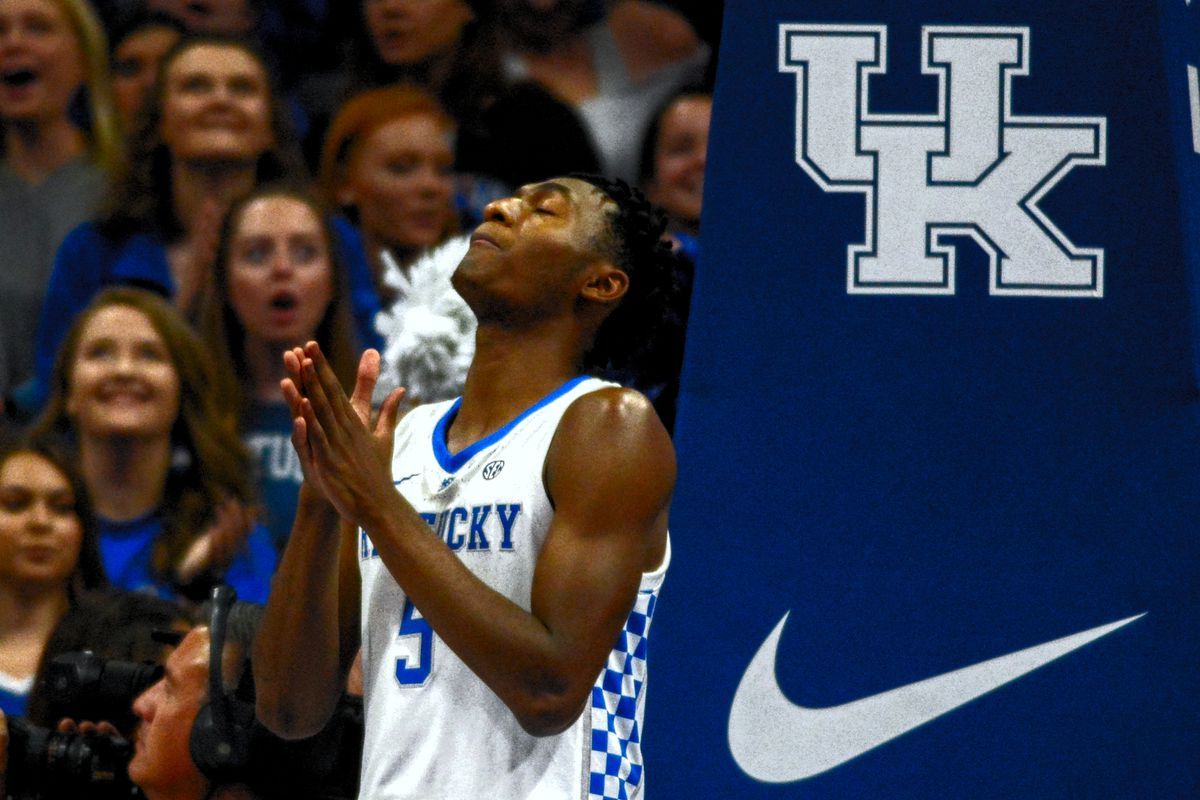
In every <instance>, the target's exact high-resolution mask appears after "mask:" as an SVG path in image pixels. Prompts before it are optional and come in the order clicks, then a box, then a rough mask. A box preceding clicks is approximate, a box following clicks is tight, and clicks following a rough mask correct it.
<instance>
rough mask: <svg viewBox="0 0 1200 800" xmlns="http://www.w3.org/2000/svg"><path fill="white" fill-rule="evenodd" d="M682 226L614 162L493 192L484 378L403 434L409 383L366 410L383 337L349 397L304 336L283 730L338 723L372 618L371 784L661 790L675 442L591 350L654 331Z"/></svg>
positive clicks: (469, 272) (271, 708)
mask: <svg viewBox="0 0 1200 800" xmlns="http://www.w3.org/2000/svg"><path fill="white" fill-rule="evenodd" d="M661 232H662V221H661V216H660V215H658V214H657V213H655V212H652V211H651V209H650V207H649V206H648V205H647V204H646V202H645V200H644V199H643V198H642V197H641V196H640V194H637V193H635V192H631V191H630V190H629V188H628V187H627V186H626V185H624V184H623V183H612V182H605V181H603V180H602V179H593V178H589V179H581V178H563V179H557V180H553V181H548V182H545V183H539V184H534V185H530V186H525V187H523V188H522V189H521V190H519V191H518V192H517V193H516V195H515V196H513V197H510V198H507V199H504V200H499V201H496V202H494V203H492V204H491V205H489V206H488V207H487V209H486V213H485V221H484V223H483V224H482V225H480V227H479V228H478V229H477V230H476V231H475V233H474V235H473V237H472V240H471V246H470V250H469V252H468V253H467V255H466V257H465V258H464V259H463V261H462V264H461V265H460V266H459V268H458V270H457V271H456V273H455V275H454V286H455V289H456V290H457V291H458V292H459V293H460V294H461V295H462V296H463V297H464V298H465V299H466V301H467V302H468V304H469V305H470V306H471V309H472V310H473V311H474V312H475V315H476V316H477V317H478V320H479V328H478V333H477V344H476V354H475V359H474V361H473V363H472V365H471V368H470V371H469V373H468V376H467V380H466V386H465V389H464V392H463V397H462V398H461V399H460V400H457V401H452V402H447V403H441V404H436V405H432V406H422V407H419V408H417V409H416V410H414V411H412V412H410V413H409V414H407V415H406V416H405V417H404V420H403V421H402V422H401V423H400V425H399V427H398V428H397V429H396V430H395V434H394V437H393V428H395V425H396V416H397V406H398V403H399V399H400V398H399V395H398V393H393V394H392V395H391V396H389V397H388V398H387V400H386V401H385V402H384V404H383V406H382V408H381V410H380V414H379V420H378V421H377V423H376V424H375V426H374V427H373V429H369V427H368V425H367V424H366V422H365V419H366V417H367V415H368V410H369V406H368V403H369V398H370V395H371V390H372V389H373V385H374V380H375V377H376V376H377V374H378V355H377V354H375V353H374V352H373V351H368V352H367V353H366V354H365V355H364V357H363V360H362V363H361V364H360V368H359V375H358V382H357V385H356V387H355V391H354V395H353V397H352V398H350V399H347V398H346V397H345V395H344V394H343V393H342V391H341V389H340V388H339V386H338V384H337V381H336V379H335V377H334V376H333V373H332V372H331V371H330V369H329V367H328V364H327V362H326V360H325V358H324V356H323V354H322V353H321V352H320V350H319V348H318V347H317V346H316V345H315V344H313V343H309V344H308V345H306V346H305V347H304V348H303V349H301V348H297V349H295V350H293V351H291V352H289V353H287V354H285V357H284V360H285V363H286V366H287V370H288V374H289V377H288V378H287V379H285V380H284V391H285V394H286V396H287V398H288V402H289V404H290V405H291V408H292V414H293V418H294V433H293V443H294V445H295V447H296V449H297V451H298V453H299V454H300V457H301V461H302V463H303V465H304V469H305V475H306V479H305V484H304V486H303V488H302V492H301V498H300V506H299V512H298V514H297V519H296V523H295V528H294V530H293V533H292V537H291V540H290V541H289V543H288V547H287V550H286V552H285V554H284V557H283V560H282V563H281V566H280V569H279V572H278V573H277V577H276V579H275V584H274V586H273V590H272V593H271V599H270V602H269V604H268V608H267V614H266V620H265V622H264V626H263V628H262V634H261V636H260V638H259V640H258V643H257V645H256V652H255V657H254V665H255V677H256V679H257V688H258V712H259V716H260V718H261V719H262V721H263V722H264V723H265V724H266V725H268V727H270V728H272V729H274V730H275V731H276V732H277V733H280V734H281V735H284V736H292V737H295V736H304V735H308V734H311V733H312V732H314V731H316V730H317V729H319V728H320V727H321V725H322V724H323V723H324V722H325V719H326V718H327V716H328V714H329V712H330V710H331V709H332V707H333V703H334V701H335V699H336V697H337V695H338V693H339V692H340V691H341V687H342V684H343V681H344V679H345V675H346V672H347V670H348V668H349V665H350V662H351V660H352V658H353V655H354V653H355V652H356V650H357V648H358V646H359V643H360V638H359V619H360V618H361V623H362V627H361V646H362V659H363V673H364V686H365V697H366V700H365V702H366V714H367V734H366V742H365V745H364V756H363V770H362V787H361V796H362V797H371V798H417V797H420V798H467V797H472V798H473V797H494V798H535V797H536V798H591V797H601V798H603V797H618V796H622V797H625V796H628V797H639V796H641V792H642V786H643V780H642V763H641V753H640V736H641V730H640V728H641V721H642V708H643V700H644V691H643V686H644V683H645V680H646V671H645V669H646V668H645V658H646V651H645V637H646V636H647V635H648V632H649V631H648V628H649V624H650V618H651V616H652V614H653V611H654V603H655V600H656V597H657V593H658V588H659V585H660V584H661V581H662V578H663V575H664V573H665V570H666V566H667V562H668V561H669V557H670V555H669V542H668V538H667V507H668V504H669V501H670V496H671V490H672V487H673V484H674V480H675V459H674V453H673V450H672V447H671V442H670V439H669V437H668V436H667V433H666V431H665V430H664V429H663V427H662V424H661V423H660V422H659V420H658V418H657V416H656V415H655V412H654V410H653V408H652V407H651V405H650V403H649V402H648V401H647V400H646V399H645V398H644V397H642V396H641V395H640V394H637V393H636V392H633V391H631V390H627V389H622V388H620V387H618V386H616V385H614V384H609V383H605V382H602V381H599V380H597V379H594V378H587V377H584V376H582V375H581V373H582V372H583V371H584V370H585V369H586V368H588V367H594V366H596V365H597V364H600V365H603V364H612V363H615V362H616V361H618V360H619V359H620V358H621V356H622V355H625V354H627V353H628V351H630V350H631V349H634V348H636V347H637V346H640V345H644V344H646V343H647V342H652V341H653V330H652V329H653V326H654V323H655V321H656V320H657V319H659V314H660V309H661V307H662V304H663V303H665V301H666V297H665V294H666V293H665V292H664V291H663V288H664V287H665V286H666V285H667V284H669V283H670V278H671V275H670V274H669V273H670V271H671V266H670V264H671V262H670V259H669V257H667V255H666V254H665V253H664V252H663V249H662V248H661V247H660V245H659V236H660V235H661ZM393 441H394V453H393V452H392V444H393ZM389 463H390V468H389ZM339 517H340V518H341V520H343V521H344V523H345V524H344V525H343V526H342V528H341V532H340V533H339V530H338V519H339ZM339 552H340V555H341V559H340V564H339V559H338V557H337V555H335V554H336V553H339ZM360 576H361V577H360ZM360 589H361V595H360ZM360 596H361V601H360ZM360 602H361V605H360Z"/></svg>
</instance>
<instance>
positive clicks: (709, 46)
mask: <svg viewBox="0 0 1200 800" xmlns="http://www.w3.org/2000/svg"><path fill="white" fill-rule="evenodd" d="M707 6H715V7H716V12H715V13H716V19H717V20H718V21H719V13H720V11H719V7H720V4H719V3H713V4H706V10H705V11H704V12H702V13H700V14H699V15H698V16H697V15H696V14H694V13H693V14H692V15H690V16H689V14H688V13H685V12H688V11H689V9H687V8H686V7H683V6H678V5H677V6H672V5H668V4H665V3H664V2H654V1H653V0H356V2H348V3H342V4H334V3H331V2H328V1H327V0H287V1H286V2H279V3H268V2H265V0H194V1H192V2H182V0H0V242H3V247H0V298H2V301H0V302H2V303H3V313H0V398H2V403H3V405H2V414H0V438H2V439H3V441H4V442H5V446H4V448H3V450H2V451H0V708H2V709H3V710H4V712H6V713H7V714H9V715H10V716H11V715H14V714H17V715H19V714H22V713H24V706H25V700H26V697H27V696H28V694H29V692H30V689H31V687H32V686H33V685H34V683H35V675H36V674H37V672H38V668H39V664H40V663H41V662H42V660H43V655H44V653H45V652H46V651H47V643H48V642H50V641H51V639H52V637H53V636H54V634H55V630H56V629H57V628H58V626H60V624H65V622H64V621H67V620H71V621H72V622H71V625H72V628H71V630H82V629H86V628H87V626H88V624H89V623H88V622H87V620H88V619H91V620H93V621H94V620H95V619H101V618H103V619H109V618H111V614H112V613H113V612H112V609H113V608H120V609H121V611H120V612H119V613H126V614H128V615H130V617H131V619H134V618H136V619H151V618H152V619H154V620H160V621H161V620H167V621H170V620H172V619H174V620H176V621H177V622H178V624H179V625H180V626H183V627H186V625H185V623H186V621H187V620H190V619H193V618H194V616H193V612H194V609H195V608H196V604H197V603H198V602H199V601H201V600H203V598H204V597H206V596H207V594H208V592H209V590H210V588H211V587H212V586H213V585H215V584H217V583H222V582H223V583H228V584H230V585H232V586H234V587H235V588H236V590H237V592H238V595H239V596H240V598H241V599H243V600H249V601H260V602H261V601H263V600H265V598H266V596H267V594H268V592H269V590H270V579H271V576H272V573H273V570H274V568H275V564H276V561H277V558H278V554H279V553H281V552H282V549H283V548H284V546H285V545H286V542H287V538H288V534H289V531H290V529H291V520H292V516H293V515H294V513H295V508H296V497H297V491H298V487H299V484H300V482H301V481H302V474H301V471H300V465H299V462H298V459H297V457H296V455H295V453H294V451H293V450H292V447H291V443H290V429H291V422H290V419H289V416H288V413H287V407H286V405H285V404H284V402H283V398H282V395H281V393H280V388H279V379H280V378H281V377H282V374H283V365H282V360H281V355H280V354H281V353H282V351H283V350H284V349H285V348H287V347H290V346H293V345H298V344H301V343H303V342H305V341H307V340H310V339H315V340H316V341H318V342H319V343H320V345H321V347H322V350H323V351H324V352H325V353H327V354H329V356H330V360H331V363H332V365H333V367H334V369H335V371H336V372H337V374H338V377H339V378H340V379H341V381H342V382H343V383H344V384H346V385H347V386H349V385H350V384H351V383H352V382H353V378H354V372H355V365H356V363H357V356H358V353H359V352H361V351H362V350H363V349H365V348H367V347H375V348H377V349H380V350H381V352H383V353H384V357H385V362H389V359H390V362H389V363H385V364H384V370H383V371H384V374H385V376H388V375H390V376H391V377H390V379H391V381H392V384H393V385H394V384H399V385H406V384H409V383H412V384H413V385H414V386H416V387H418V389H419V390H418V391H417V392H416V393H415V394H414V396H415V397H417V398H418V399H422V400H433V399H442V397H443V396H451V395H452V394H454V393H455V392H456V390H457V388H459V386H460V383H459V382H460V381H461V375H462V374H463V369H464V365H465V363H467V362H468V361H469V357H470V353H471V346H470V344H469V342H467V341H466V340H468V339H470V337H471V335H472V331H473V326H472V325H471V324H469V321H464V320H463V319H462V315H463V307H461V306H460V305H455V304H454V302H452V300H451V298H450V296H451V295H452V294H453V293H452V290H451V289H450V287H449V282H448V276H449V270H450V269H452V267H453V263H454V262H455V261H456V260H457V258H458V257H459V255H460V254H461V252H462V250H461V248H463V247H465V241H464V234H465V233H467V232H469V231H470V230H471V229H472V228H473V227H474V226H475V225H476V224H478V222H479V221H480V220H481V219H482V218H483V215H484V213H485V211H484V209H485V207H486V206H487V204H488V203H489V202H491V201H492V200H494V199H497V198H499V197H503V196H506V195H507V194H508V193H509V192H511V191H512V190H513V189H515V188H516V187H518V186H520V185H522V184H525V183H530V182H534V181H538V180H542V179H546V178H549V177H553V176H554V175H560V174H568V173H571V172H589V173H601V174H606V175H608V176H610V177H620V178H623V179H626V180H629V181H630V182H634V183H637V184H640V186H641V187H642V188H643V189H644V191H645V192H646V193H647V195H648V197H649V198H650V199H651V200H652V201H653V202H655V203H656V204H658V205H660V206H661V207H662V208H663V210H664V211H666V212H667V215H668V218H669V220H670V224H669V228H668V236H669V237H670V239H671V242H672V244H673V246H674V248H675V250H676V252H677V254H678V256H679V259H678V260H679V280H678V287H677V289H678V298H677V300H676V301H675V302H674V304H673V309H674V310H673V312H672V313H673V314H674V317H675V319H674V320H673V322H674V327H673V329H672V330H673V332H672V333H669V334H668V335H670V336H673V337H674V339H673V340H672V341H671V342H670V343H669V346H667V347H665V348H662V352H663V353H664V354H665V355H663V356H662V357H661V358H660V362H661V363H657V364H651V365H648V366H647V365H643V367H642V368H640V369H639V370H638V371H633V372H630V371H628V370H626V371H624V372H612V373H610V374H609V377H611V378H613V379H618V380H621V381H622V382H625V383H627V384H629V385H633V386H635V387H637V388H639V389H641V390H642V391H644V392H646V393H647V395H649V396H650V397H651V398H652V399H653V400H654V401H655V403H656V407H657V408H658V409H659V411H660V414H661V415H662V417H663V419H664V422H666V423H667V425H668V427H670V426H671V423H672V421H673V414H674V411H673V409H674V401H675V396H676V392H677V390H678V372H679V366H680V363H681V360H682V349H683V328H684V326H685V324H686V320H687V306H688V294H689V293H690V285H691V279H692V271H693V269H694V267H695V265H696V263H697V261H698V259H699V255H700V243H699V218H700V206H701V200H702V194H703V179H704V169H705V156H706V150H707V142H708V122H709V117H710V115H711V107H712V95H711V83H712V79H713V76H714V75H715V70H714V58H713V56H714V53H715V46H716V43H715V41H714V38H715V33H716V32H715V31H714V30H713V26H712V25H711V22H712V20H713V16H712V15H713V13H714V12H713V9H712V8H707ZM706 14H707V16H705V15H706ZM693 23H696V24H693ZM697 31H699V33H698V32H697ZM456 248H457V249H456ZM447 264H449V267H447V266H446V265H447ZM456 299H457V298H453V300H456ZM467 316H469V312H467ZM668 327H669V329H670V326H668ZM456 339H457V340H460V341H456ZM410 342H411V344H406V343H410ZM120 592H137V593H140V595H141V596H143V597H144V599H145V601H146V603H150V605H146V603H141V601H138V602H134V603H131V602H130V601H129V600H128V599H122V595H121V594H120ZM147 595H148V596H149V597H146V596H147ZM151 598H154V599H151ZM139 603H141V604H140V605H139ZM106 614H107V615H109V616H107V617H106V616H105V615H106ZM81 620H82V621H81ZM139 630H140V629H139ZM93 638H97V637H95V636H94V637H93ZM97 646H98V645H97ZM127 649H128V648H127ZM147 652H149V651H147ZM155 652H157V651H155Z"/></svg>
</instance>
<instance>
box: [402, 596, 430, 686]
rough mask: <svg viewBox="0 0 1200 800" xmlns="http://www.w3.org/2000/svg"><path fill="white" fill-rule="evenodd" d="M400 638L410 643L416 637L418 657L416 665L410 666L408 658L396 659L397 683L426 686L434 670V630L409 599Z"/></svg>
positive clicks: (405, 600)
mask: <svg viewBox="0 0 1200 800" xmlns="http://www.w3.org/2000/svg"><path fill="white" fill-rule="evenodd" d="M399 636H400V638H401V639H409V640H410V641H411V640H412V637H416V642H415V644H416V647H415V648H414V649H415V650H416V651H417V654H418V655H417V658H416V659H415V660H416V664H415V665H412V664H410V663H409V662H410V659H409V658H408V657H406V656H401V657H400V658H397V659H396V682H397V683H399V684H400V685H401V686H424V685H425V681H427V680H429V673H430V671H431V670H432V669H433V628H430V627H429V623H428V622H426V621H425V618H424V617H422V616H421V612H420V611H418V610H417V607H416V606H414V605H413V602H412V600H409V599H408V598H405V599H404V613H403V615H401V618H400V633H399Z"/></svg>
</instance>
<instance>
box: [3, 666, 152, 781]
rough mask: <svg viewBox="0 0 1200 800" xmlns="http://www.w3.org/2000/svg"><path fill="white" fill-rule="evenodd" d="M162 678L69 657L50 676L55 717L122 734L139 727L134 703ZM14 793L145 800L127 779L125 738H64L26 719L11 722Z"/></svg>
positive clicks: (147, 670)
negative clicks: (107, 726)
mask: <svg viewBox="0 0 1200 800" xmlns="http://www.w3.org/2000/svg"><path fill="white" fill-rule="evenodd" d="M161 676H162V667H158V666H153V665H147V664H134V663H131V662H128V661H116V660H105V659H103V658H100V657H99V656H97V655H95V654H94V653H92V652H90V651H84V652H81V653H64V654H63V655H60V656H56V657H55V658H54V659H52V660H51V662H50V664H49V666H48V667H47V670H46V686H45V689H46V692H47V699H48V705H49V708H50V710H51V716H52V718H54V719H58V718H59V717H73V718H75V719H90V720H107V721H109V722H111V723H113V725H114V726H115V727H116V728H117V729H118V730H122V731H131V730H132V728H133V725H134V722H135V718H134V716H133V711H132V707H133V701H134V699H135V698H136V697H137V696H138V695H139V694H141V693H142V692H143V691H145V689H146V688H147V687H149V686H150V685H151V684H153V683H154V682H156V681H157V680H158V679H159V678H160V677H161ZM8 731H9V743H8V787H7V791H8V794H9V795H10V796H11V797H15V798H22V800H27V799H28V800H58V798H63V800H66V798H72V800H73V799H74V798H80V797H87V798H96V800H109V799H110V798H129V797H137V796H139V794H138V791H137V789H136V788H135V787H134V786H133V784H131V783H130V782H129V777H128V775H127V774H126V770H127V767H128V765H129V760H130V758H132V757H133V745H132V744H130V742H129V741H128V740H127V739H126V738H124V737H122V736H106V735H104V734H99V733H79V732H71V733H59V732H57V731H52V730H49V729H47V728H41V727H38V726H36V725H33V724H31V723H30V722H28V721H27V720H24V719H10V720H9V721H8Z"/></svg>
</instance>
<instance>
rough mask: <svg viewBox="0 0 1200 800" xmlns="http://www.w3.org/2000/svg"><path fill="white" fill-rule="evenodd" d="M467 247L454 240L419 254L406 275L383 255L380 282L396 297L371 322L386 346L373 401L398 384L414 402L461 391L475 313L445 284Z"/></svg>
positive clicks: (465, 240)
mask: <svg viewBox="0 0 1200 800" xmlns="http://www.w3.org/2000/svg"><path fill="white" fill-rule="evenodd" d="M469 246H470V237H467V236H459V237H455V238H454V239H451V240H449V241H447V242H445V243H444V244H441V245H439V246H438V247H435V248H433V249H432V250H430V251H429V252H427V253H425V254H424V255H422V256H420V257H419V258H418V259H417V260H416V261H415V262H413V264H412V266H410V267H409V269H408V273H407V274H405V273H404V272H403V271H402V270H401V269H400V267H399V265H398V264H397V263H396V261H395V259H393V258H392V257H391V254H389V253H388V252H387V251H384V252H383V254H382V257H383V262H384V264H385V271H384V275H383V280H384V283H386V284H387V285H388V286H390V287H392V288H393V289H395V290H396V292H397V295H398V297H397V300H396V302H395V303H394V304H393V305H392V307H391V308H388V309H386V310H384V311H381V312H380V313H379V315H378V316H376V318H375V329H376V330H377V331H379V333H380V335H381V336H383V338H384V342H385V344H384V349H383V354H382V355H383V359H382V360H383V364H382V369H381V374H380V376H379V384H378V385H377V386H376V388H375V400H376V401H379V400H381V399H382V398H383V397H385V396H386V395H387V394H388V393H389V392H390V391H391V390H392V389H394V388H396V387H397V386H403V387H405V388H406V389H407V390H408V398H409V400H411V401H414V402H419V403H431V402H436V401H438V400H446V399H449V398H451V397H457V396H458V395H459V394H461V393H462V387H463V382H464V381H465V380H466V377H467V368H468V367H469V366H470V365H471V359H472V358H473V357H474V355H475V315H474V314H472V313H471V309H470V308H468V307H467V304H466V302H464V301H463V299H462V298H461V297H459V296H458V292H456V291H454V287H453V286H451V285H450V276H451V275H453V274H454V270H455V268H457V267H458V262H460V261H461V260H462V258H463V256H464V255H466V252H467V249H468V247H469Z"/></svg>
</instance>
